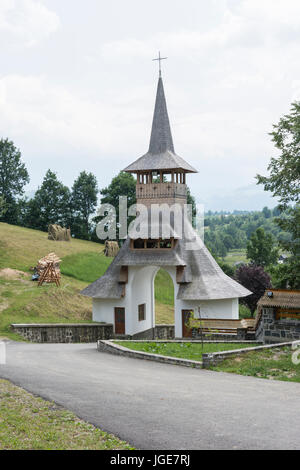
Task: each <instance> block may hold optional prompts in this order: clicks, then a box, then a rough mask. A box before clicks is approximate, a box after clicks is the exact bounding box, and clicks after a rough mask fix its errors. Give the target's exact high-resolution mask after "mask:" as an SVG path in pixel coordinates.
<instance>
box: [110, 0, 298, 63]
mask: <svg viewBox="0 0 300 470" xmlns="http://www.w3.org/2000/svg"><path fill="white" fill-rule="evenodd" d="M217 4H218V5H217V8H218V10H219V11H220V10H222V15H221V17H222V20H221V21H220V22H218V24H216V25H215V26H213V27H211V28H209V29H207V30H205V29H204V28H203V29H202V30H201V31H198V30H190V29H189V30H187V29H184V28H183V29H182V30H178V31H176V32H175V31H174V32H172V31H171V32H170V31H168V32H158V33H155V34H154V35H152V36H150V37H148V38H143V39H141V38H136V37H131V38H125V39H121V40H114V41H110V42H107V43H105V44H104V45H103V46H102V48H101V55H102V57H103V58H105V59H106V60H109V61H122V62H123V63H124V62H129V61H130V60H133V59H134V58H136V57H147V58H148V57H149V56H151V55H152V54H153V50H158V49H161V50H163V51H164V53H166V52H167V54H169V55H172V56H175V57H181V56H184V57H186V58H190V59H197V58H201V57H203V56H204V55H206V54H207V53H208V52H209V51H210V50H214V51H215V53H216V51H218V50H223V49H226V48H234V49H236V48H244V49H245V48H259V47H261V46H262V45H263V44H265V45H267V44H268V43H270V42H271V43H272V44H274V43H277V44H278V45H279V46H280V43H281V42H282V39H284V40H285V41H284V42H286V41H287V40H289V39H290V40H291V41H295V40H297V38H298V40H299V17H300V3H299V1H298V0H275V1H274V0H263V1H261V0H227V1H225V2H217Z"/></svg>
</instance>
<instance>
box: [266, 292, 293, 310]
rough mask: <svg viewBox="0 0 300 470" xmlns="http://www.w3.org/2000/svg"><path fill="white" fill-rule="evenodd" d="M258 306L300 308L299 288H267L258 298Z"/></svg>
mask: <svg viewBox="0 0 300 470" xmlns="http://www.w3.org/2000/svg"><path fill="white" fill-rule="evenodd" d="M257 305H258V306H259V307H282V308H291V309H292V308H295V309H296V308H297V309H299V308H300V290H284V289H268V290H266V292H265V293H264V295H263V297H261V299H260V300H259V302H258V304H257Z"/></svg>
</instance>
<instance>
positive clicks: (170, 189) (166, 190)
mask: <svg viewBox="0 0 300 470" xmlns="http://www.w3.org/2000/svg"><path fill="white" fill-rule="evenodd" d="M186 195H187V186H186V184H180V183H171V182H169V183H147V184H137V185H136V196H137V198H138V199H156V198H164V197H186Z"/></svg>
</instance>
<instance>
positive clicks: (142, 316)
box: [139, 304, 146, 321]
mask: <svg viewBox="0 0 300 470" xmlns="http://www.w3.org/2000/svg"><path fill="white" fill-rule="evenodd" d="M144 320H146V304H141V305H139V321H144Z"/></svg>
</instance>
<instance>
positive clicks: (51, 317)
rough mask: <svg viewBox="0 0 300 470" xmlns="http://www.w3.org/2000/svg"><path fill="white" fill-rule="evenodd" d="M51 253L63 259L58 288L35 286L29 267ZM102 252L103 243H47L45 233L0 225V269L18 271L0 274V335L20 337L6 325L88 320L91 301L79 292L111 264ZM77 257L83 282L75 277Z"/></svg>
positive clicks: (90, 317) (90, 311)
mask: <svg viewBox="0 0 300 470" xmlns="http://www.w3.org/2000/svg"><path fill="white" fill-rule="evenodd" d="M51 251H54V252H55V253H56V254H57V255H58V256H59V257H60V258H61V259H62V260H63V262H62V265H61V268H62V273H63V275H62V279H61V287H60V288H57V287H56V286H55V285H54V284H51V285H47V284H44V285H43V286H42V287H38V286H37V283H36V282H32V281H31V275H32V271H31V270H30V268H31V267H33V266H36V264H37V261H38V260H39V259H40V258H42V257H43V256H45V255H46V254H48V253H50V252H51ZM102 252H103V246H102V245H100V244H98V243H93V242H88V241H84V240H75V239H72V240H71V241H70V242H53V241H50V240H48V239H47V233H45V232H40V231H38V230H30V229H26V228H23V227H17V226H13V225H8V224H3V223H0V270H1V269H6V268H10V269H14V270H19V271H22V272H23V273H24V275H22V273H21V274H16V276H10V275H5V274H3V273H2V274H0V336H4V337H9V338H12V339H20V338H18V337H17V336H16V335H14V334H13V333H12V332H11V331H10V324H11V323H27V322H28V323H39V322H47V323H55V322H65V323H68V322H69V323H71V322H88V321H91V320H92V302H91V299H89V298H86V297H83V296H81V295H79V292H80V290H81V289H83V288H84V287H85V286H86V285H87V284H88V282H91V281H90V279H91V280H95V279H97V277H99V276H101V275H102V274H103V273H104V272H105V270H106V268H107V266H108V264H109V263H110V262H111V259H109V258H106V257H105V256H104V255H103V253H102ZM81 258H83V259H84V260H85V263H84V265H85V268H86V271H85V275H86V276H87V279H88V280H85V279H82V278H83V275H82V276H81V277H79V276H78V278H76V275H77V274H78V266H79V265H80V260H81ZM74 259H75V261H74ZM76 260H77V262H76ZM91 260H93V261H91ZM73 263H74V268H73V269H74V272H72V265H73ZM76 270H77V271H76ZM93 276H95V277H94V278H93Z"/></svg>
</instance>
